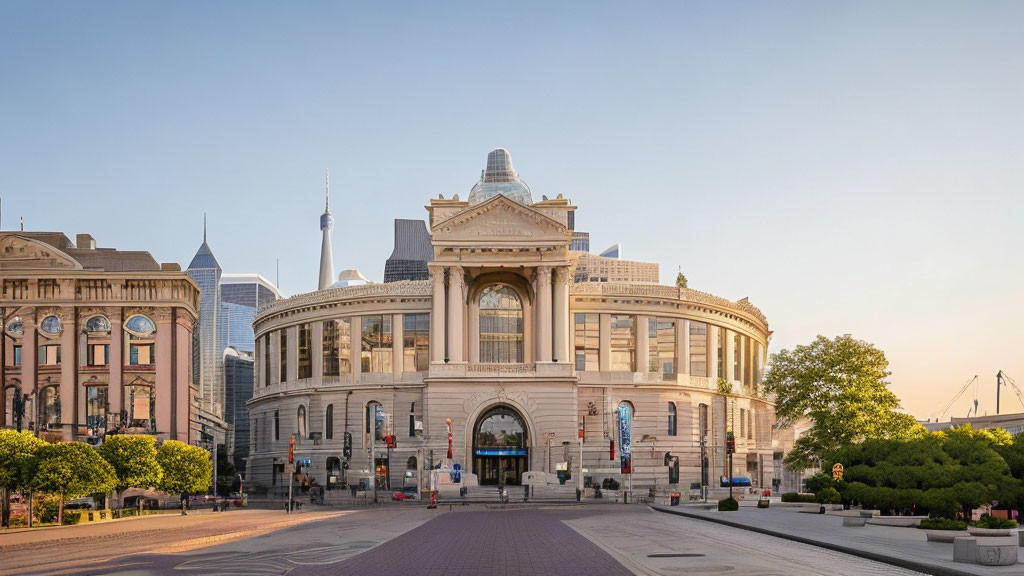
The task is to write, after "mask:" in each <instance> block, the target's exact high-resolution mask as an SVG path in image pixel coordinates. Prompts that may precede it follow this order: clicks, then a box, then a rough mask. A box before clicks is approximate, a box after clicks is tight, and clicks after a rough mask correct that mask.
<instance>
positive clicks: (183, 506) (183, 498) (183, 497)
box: [181, 492, 188, 516]
mask: <svg viewBox="0 0 1024 576" xmlns="http://www.w3.org/2000/svg"><path fill="white" fill-rule="evenodd" d="M181 515H182V516H188V494H186V493H184V492H183V493H182V494H181Z"/></svg>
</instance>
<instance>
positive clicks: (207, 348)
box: [185, 218, 227, 418]
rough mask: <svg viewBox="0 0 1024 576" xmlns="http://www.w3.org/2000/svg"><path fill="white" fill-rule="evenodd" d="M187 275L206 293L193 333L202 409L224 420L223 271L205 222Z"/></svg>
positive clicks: (193, 354)
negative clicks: (209, 239)
mask: <svg viewBox="0 0 1024 576" xmlns="http://www.w3.org/2000/svg"><path fill="white" fill-rule="evenodd" d="M185 273H186V274H188V275H189V277H190V278H192V280H193V281H194V282H195V283H196V284H197V285H198V286H199V289H200V290H201V291H202V293H201V295H200V298H199V328H198V329H197V330H196V331H195V332H194V333H193V343H192V373H193V374H194V375H195V376H194V378H195V382H196V384H197V385H198V387H199V398H200V407H201V408H202V409H203V410H206V411H207V412H210V413H211V414H214V415H216V416H218V417H220V418H223V417H224V381H223V377H222V370H221V363H222V362H223V360H222V358H221V354H222V353H223V351H224V348H225V347H226V346H227V341H226V336H227V331H226V330H224V329H223V327H221V328H220V329H218V324H219V320H220V316H221V305H220V278H221V274H222V270H221V267H220V263H219V262H217V257H216V256H214V255H213V250H211V249H210V245H209V244H207V242H206V221H205V218H204V221H203V243H202V245H200V246H199V250H198V251H196V255H195V256H194V257H193V258H192V262H191V263H189V265H188V269H186V270H185Z"/></svg>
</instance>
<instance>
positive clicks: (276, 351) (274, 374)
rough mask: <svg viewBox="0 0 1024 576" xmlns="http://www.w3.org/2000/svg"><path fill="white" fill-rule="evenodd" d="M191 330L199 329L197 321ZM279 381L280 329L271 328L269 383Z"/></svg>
mask: <svg viewBox="0 0 1024 576" xmlns="http://www.w3.org/2000/svg"><path fill="white" fill-rule="evenodd" d="M192 329H193V330H199V329H200V327H199V322H196V325H195V326H194V327H193V328H192ZM193 377H194V378H199V375H198V374H194V375H193ZM280 383H281V331H280V330H273V331H271V332H270V382H267V385H270V384H280Z"/></svg>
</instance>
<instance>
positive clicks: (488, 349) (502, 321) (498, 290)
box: [480, 284, 523, 363]
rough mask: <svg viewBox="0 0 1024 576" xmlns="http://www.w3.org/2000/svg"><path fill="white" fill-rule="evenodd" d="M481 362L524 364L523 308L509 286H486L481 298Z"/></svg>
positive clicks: (517, 296)
mask: <svg viewBox="0 0 1024 576" xmlns="http://www.w3.org/2000/svg"><path fill="white" fill-rule="evenodd" d="M480 361H481V362H485V363H521V362H522V361H523V304H522V302H521V301H520V299H519V295H518V294H516V292H515V290H513V289H512V288H510V287H508V286H503V285H500V284H497V285H494V286H488V287H487V288H485V289H484V291H483V292H482V293H481V294H480Z"/></svg>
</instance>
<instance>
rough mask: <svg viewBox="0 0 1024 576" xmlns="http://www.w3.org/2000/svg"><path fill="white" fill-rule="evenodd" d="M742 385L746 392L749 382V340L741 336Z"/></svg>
mask: <svg viewBox="0 0 1024 576" xmlns="http://www.w3.org/2000/svg"><path fill="white" fill-rule="evenodd" d="M739 347H740V361H739V365H740V383H741V384H742V385H743V388H744V391H746V388H747V384H748V380H747V339H746V338H744V337H743V336H740V345H739Z"/></svg>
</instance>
